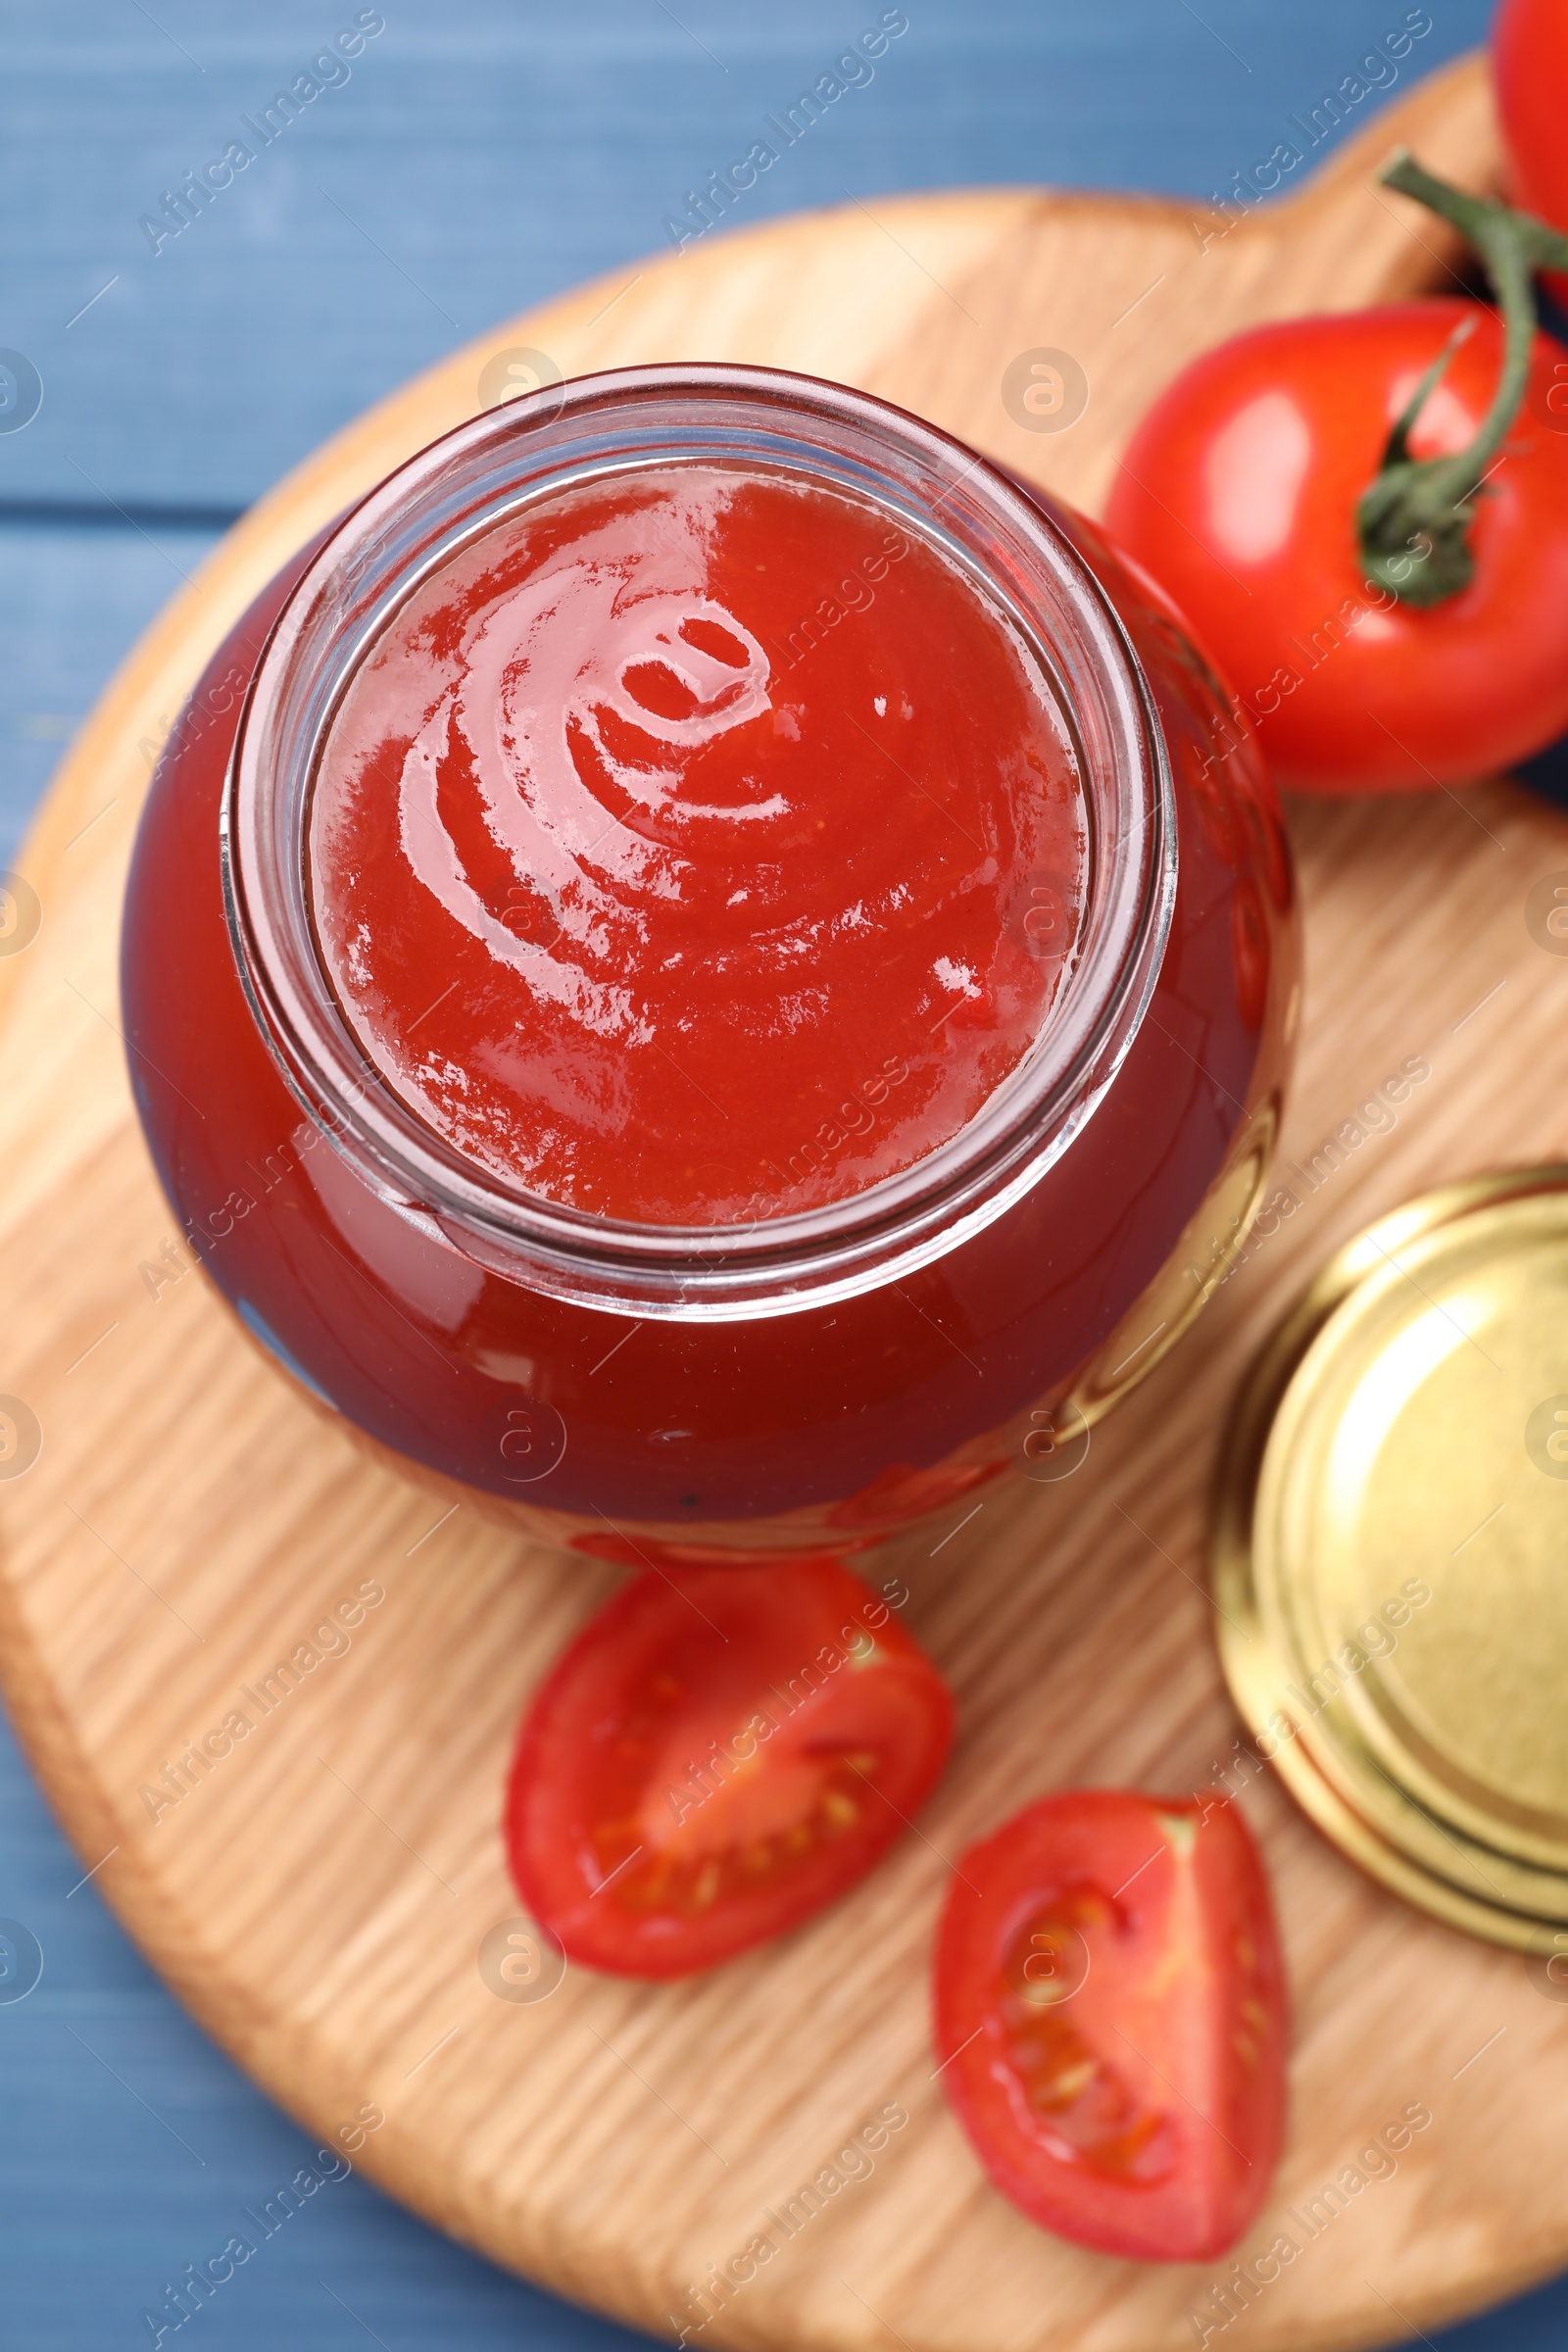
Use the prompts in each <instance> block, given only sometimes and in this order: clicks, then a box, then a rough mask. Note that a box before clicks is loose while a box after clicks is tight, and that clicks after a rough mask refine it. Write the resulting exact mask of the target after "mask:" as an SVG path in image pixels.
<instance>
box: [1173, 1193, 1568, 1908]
mask: <svg viewBox="0 0 1568 2352" xmlns="http://www.w3.org/2000/svg"><path fill="white" fill-rule="evenodd" d="M1212 1573H1213V1586H1214V1596H1215V1599H1216V1601H1217V1603H1218V1606H1219V1610H1220V1615H1219V1618H1218V1621H1217V1623H1218V1633H1219V1645H1220V1656H1221V1662H1222V1664H1223V1667H1224V1671H1225V1676H1226V1680H1227V1681H1228V1683H1229V1684H1230V1688H1231V1691H1232V1694H1233V1696H1234V1698H1235V1700H1236V1703H1237V1705H1238V1707H1239V1708H1240V1710H1241V1712H1242V1715H1243V1718H1244V1719H1245V1721H1246V1722H1247V1724H1248V1726H1249V1727H1250V1730H1251V1732H1252V1734H1253V1736H1254V1738H1255V1739H1256V1740H1257V1744H1258V1748H1259V1751H1260V1753H1262V1754H1264V1755H1266V1756H1269V1757H1271V1758H1272V1760H1273V1762H1274V1763H1275V1765H1276V1766H1277V1768H1278V1770H1279V1771H1280V1773H1281V1774H1282V1775H1283V1776H1284V1779H1285V1781H1286V1783H1287V1785H1288V1786H1289V1787H1290V1789H1291V1790H1292V1791H1293V1793H1294V1794H1295V1796H1296V1797H1297V1798H1298V1800H1299V1803H1300V1804H1301V1805H1302V1806H1303V1807H1304V1809H1305V1810H1306V1812H1307V1813H1308V1814H1309V1815H1310V1816H1311V1818H1312V1820H1313V1821H1315V1822H1316V1823H1317V1825H1318V1827H1319V1828H1320V1829H1321V1830H1323V1831H1324V1832H1325V1834H1326V1835H1327V1836H1328V1837H1329V1838H1332V1839H1333V1840H1334V1842H1335V1843H1336V1844H1337V1845H1338V1846H1340V1847H1341V1848H1342V1849H1343V1851H1344V1852H1346V1853H1347V1854H1348V1855H1349V1856H1350V1857H1351V1859H1352V1860H1354V1861H1356V1862H1358V1863H1359V1864H1360V1865H1361V1866H1362V1867H1363V1868H1364V1869H1365V1870H1368V1871H1370V1872H1371V1873H1372V1875H1373V1876H1374V1877H1376V1878H1378V1879H1381V1880H1382V1881H1383V1883H1384V1884H1385V1885H1386V1886H1388V1887H1393V1888H1394V1889H1395V1890H1396V1891H1397V1893H1399V1894H1401V1895H1403V1896H1404V1897H1405V1898H1406V1899H1407V1900H1408V1901H1410V1902H1412V1903H1416V1904H1418V1905H1419V1906H1420V1907H1421V1908H1422V1909H1424V1910H1426V1911H1430V1912H1432V1913H1434V1914H1435V1915H1436V1916H1437V1917H1438V1918H1440V1919H1443V1920H1446V1921H1447V1922H1448V1923H1449V1924H1450V1925H1451V1926H1454V1927H1459V1928H1464V1929H1467V1930H1468V1931H1469V1932H1470V1933H1471V1934H1472V1935H1477V1936H1487V1937H1489V1938H1491V1939H1492V1940H1493V1941H1495V1942H1498V1943H1506V1944H1514V1945H1518V1946H1520V1947H1523V1948H1526V1949H1535V1950H1537V1951H1542V1952H1550V1951H1554V1950H1561V1949H1568V1939H1565V1937H1564V1936H1563V1933H1562V1931H1563V1930H1564V1929H1568V1166H1559V1167H1548V1168H1533V1169H1525V1170H1522V1171H1519V1172H1517V1173H1515V1174H1512V1175H1506V1176H1492V1177H1483V1178H1477V1179H1474V1180H1472V1181H1470V1182H1468V1183H1464V1184H1456V1185H1449V1186H1447V1187H1446V1188H1445V1189H1444V1190H1443V1191H1441V1192H1436V1193H1429V1194H1427V1195H1425V1196H1424V1197H1423V1198H1422V1199H1420V1200H1417V1201H1411V1202H1409V1203H1408V1205H1407V1206H1405V1207H1403V1208H1401V1209H1398V1210H1397V1211H1396V1212H1395V1213H1394V1214H1393V1215H1392V1216H1388V1217H1385V1218H1384V1219H1383V1220H1382V1221H1381V1223H1379V1224H1377V1225H1374V1226H1372V1227H1371V1228H1370V1229H1369V1230H1368V1231H1367V1232H1366V1233H1363V1234H1362V1235H1360V1236H1359V1237H1358V1239H1356V1240H1355V1241H1353V1242H1351V1243H1350V1244H1349V1246H1348V1248H1347V1249H1345V1250H1341V1252H1340V1253H1339V1255H1338V1256H1337V1257H1336V1258H1334V1259H1333V1261H1332V1262H1331V1263H1330V1264H1329V1265H1328V1266H1327V1267H1326V1268H1325V1269H1324V1271H1323V1272H1322V1274H1320V1275H1319V1277H1318V1279H1317V1281H1316V1282H1315V1283H1314V1284H1313V1285H1312V1288H1311V1289H1310V1291H1309V1292H1308V1293H1307V1295H1306V1297H1305V1298H1304V1299H1302V1300H1301V1301H1300V1303H1299V1306H1298V1307H1297V1308H1296V1310H1295V1311H1294V1313H1293V1314H1291V1315H1290V1316H1289V1317H1288V1318H1287V1320H1286V1321H1285V1323H1284V1324H1283V1325H1282V1326H1281V1327H1280V1329H1279V1330H1278V1331H1277V1332H1276V1333H1275V1335H1274V1338H1273V1339H1272V1340H1271V1341H1270V1342H1269V1344H1268V1346H1267V1347H1266V1348H1264V1350H1263V1352H1262V1354H1261V1355H1260V1356H1259V1357H1258V1359H1257V1361H1256V1362H1255V1363H1254V1364H1253V1365H1252V1367H1251V1369H1250V1372H1249V1374H1248V1377H1247V1380H1246V1383H1245V1385H1244V1389H1243V1393H1242V1397H1241V1398H1240V1401H1239V1403H1238V1407H1237V1411H1236V1414H1235V1418H1234V1420H1233V1422H1232V1425H1231V1429H1230V1432H1229V1436H1228V1439H1227V1443H1226V1446H1225V1451H1224V1455H1223V1458H1222V1462H1221V1469H1220V1484H1219V1494H1218V1499H1217V1505H1216V1512H1215V1522H1214V1532H1213V1543H1212Z"/></svg>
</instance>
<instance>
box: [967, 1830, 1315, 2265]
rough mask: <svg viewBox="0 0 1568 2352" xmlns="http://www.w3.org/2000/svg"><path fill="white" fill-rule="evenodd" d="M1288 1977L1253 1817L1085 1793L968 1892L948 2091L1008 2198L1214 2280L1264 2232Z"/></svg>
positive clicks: (970, 1860) (984, 1849)
mask: <svg viewBox="0 0 1568 2352" xmlns="http://www.w3.org/2000/svg"><path fill="white" fill-rule="evenodd" d="M1285 2039H1286V1997H1285V1977H1284V1970H1283V1967H1282V1964H1281V1960H1280V1950H1279V1937H1278V1934H1277V1932H1276V1929H1275V1925H1274V1912H1273V1905H1272V1903H1271V1901H1270V1897H1269V1890H1268V1882H1267V1880H1266V1879H1265V1877H1264V1875H1263V1865H1262V1862H1261V1860H1260V1859H1259V1856H1258V1852H1257V1848H1256V1847H1255V1845H1254V1844H1253V1843H1252V1839H1251V1838H1250V1835H1249V1833H1248V1830H1247V1827H1246V1825H1245V1823H1244V1822H1243V1821H1242V1818H1241V1816H1240V1814H1239V1813H1238V1812H1237V1811H1236V1808H1235V1806H1234V1805H1230V1804H1222V1803H1218V1802H1212V1801H1210V1802H1207V1805H1206V1813H1205V1803H1204V1802H1201V1801H1200V1800H1198V1799H1194V1798H1188V1799H1183V1800H1176V1799H1170V1798H1165V1797H1159V1796H1142V1795H1136V1794H1133V1793H1131V1792H1129V1791H1126V1790H1122V1789H1075V1790H1072V1791H1070V1792H1068V1793H1067V1794H1064V1795H1060V1796H1051V1797H1047V1798H1046V1799H1045V1800H1044V1802H1043V1803H1041V1804H1037V1805H1031V1806H1030V1807H1029V1808H1028V1809H1027V1811H1025V1812H1023V1813H1019V1814H1016V1815H1015V1816H1014V1818H1013V1819H1012V1820H1011V1821H1009V1822H1007V1823H1006V1824H1005V1827H1004V1828H1003V1829H1001V1830H999V1831H998V1832H997V1833H996V1835H995V1837H992V1838H986V1839H985V1840H984V1841H983V1842H982V1843H981V1844H979V1845H974V1846H971V1847H970V1848H969V1850H968V1852H967V1853H966V1854H964V1855H963V1856H962V1857H961V1859H960V1860H959V1862H958V1864H957V1867H956V1870H955V1873H954V1878H953V1886H952V1890H951V1892H950V1894H949V1896H948V1903H947V1909H946V1911H945V1913H944V1915H943V1920H942V1926H941V1930H940V1933H939V1936H938V1940H937V1953H936V2042H937V2057H938V2059H939V2060H940V2061H941V2076H940V2079H941V2081H942V2082H943V2083H944V2085H945V2086H946V2088H947V2092H948V2096H949V2098H950V2099H951V2100H952V2102H953V2104H954V2107H955V2108H956V2111H957V2115H958V2120H959V2122H960V2123H961V2124H962V2125H963V2128H964V2130H965V2131H967V2133H968V2135H969V2137H970V2139H971V2140H972V2141H973V2143H974V2147H975V2151H976V2153H977V2155H978V2156H979V2158H980V2161H981V2163H982V2164H983V2165H984V2166H985V2168H986V2171H987V2172H988V2173H989V2174H990V2176H991V2178H992V2180H994V2181H995V2182H996V2184H997V2186H998V2187H999V2188H1000V2189H1001V2190H1002V2192H1003V2194H1004V2196H1006V2197H1010V2198H1011V2200H1012V2202H1013V2203H1014V2204H1015V2205H1017V2206H1019V2207H1021V2208H1022V2210H1023V2211H1024V2212H1025V2213H1026V2214H1028V2216H1029V2218H1030V2220H1031V2221H1035V2222H1039V2223H1041V2224H1042V2225H1043V2226H1044V2227H1045V2228H1046V2229H1054V2230H1055V2231H1056V2233H1057V2235H1058V2236H1061V2237H1070V2238H1075V2239H1076V2240H1077V2241H1078V2243H1079V2244H1080V2245H1085V2246H1095V2247H1098V2248H1099V2249H1100V2251H1101V2252H1103V2253H1106V2254H1124V2255H1133V2256H1136V2257H1138V2258H1139V2259H1141V2260H1143V2261H1146V2262H1199V2261H1206V2260H1208V2259H1210V2258H1211V2257H1212V2256H1214V2255H1216V2254H1222V2253H1223V2252H1224V2251H1225V2249H1226V2247H1227V2246H1230V2245H1233V2244H1234V2243H1235V2241H1236V2239H1237V2238H1238V2237H1240V2236H1241V2234H1242V2232H1243V2231H1244V2230H1245V2229H1246V2228H1247V2226H1248V2224H1249V2223H1250V2221H1251V2220H1252V2219H1253V2217H1254V2216H1255V2215H1256V2213H1257V2211H1258V2208H1259V2207H1260V2205H1261V2204H1262V2202H1263V2199H1264V2197H1265V2195H1266V2194H1267V2191H1268V2186H1269V2181H1270V2179H1271V2178H1272V2175H1273V2171H1274V2165H1275V2162H1276V2159H1277V2157H1278V2155H1279V2146H1280V2136H1281V2132H1282V2130H1283V2127H1284V2118H1285Z"/></svg>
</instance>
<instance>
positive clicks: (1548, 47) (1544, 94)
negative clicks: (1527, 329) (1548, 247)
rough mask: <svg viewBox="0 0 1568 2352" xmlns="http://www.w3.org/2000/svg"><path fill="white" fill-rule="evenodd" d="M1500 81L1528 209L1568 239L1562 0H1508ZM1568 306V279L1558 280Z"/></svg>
mask: <svg viewBox="0 0 1568 2352" xmlns="http://www.w3.org/2000/svg"><path fill="white" fill-rule="evenodd" d="M1492 78H1493V85H1494V87H1495V91H1496V96H1497V114H1498V117H1499V119H1500V122H1501V124H1502V139H1503V145H1504V147H1505V149H1506V150H1507V158H1508V166H1509V171H1508V192H1509V196H1510V198H1511V200H1512V202H1513V203H1515V204H1516V205H1518V207H1519V208H1520V210H1521V211H1522V212H1526V213H1534V214H1535V216H1536V218H1537V219H1538V220H1540V221H1547V222H1548V223H1549V224H1550V226H1551V227H1553V228H1557V229H1561V230H1562V231H1563V232H1564V234H1565V235H1568V140H1565V139H1564V137H1563V110H1564V108H1565V107H1568V14H1565V13H1564V10H1563V8H1562V5H1561V0H1502V6H1501V7H1500V8H1499V9H1498V10H1497V13H1496V16H1495V18H1494V19H1493V25H1492ZM1552 285H1553V287H1554V288H1555V290H1556V292H1557V297H1558V300H1559V301H1561V299H1562V297H1563V293H1564V291H1565V290H1568V279H1565V278H1563V277H1560V276H1554V277H1553V279H1552Z"/></svg>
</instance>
